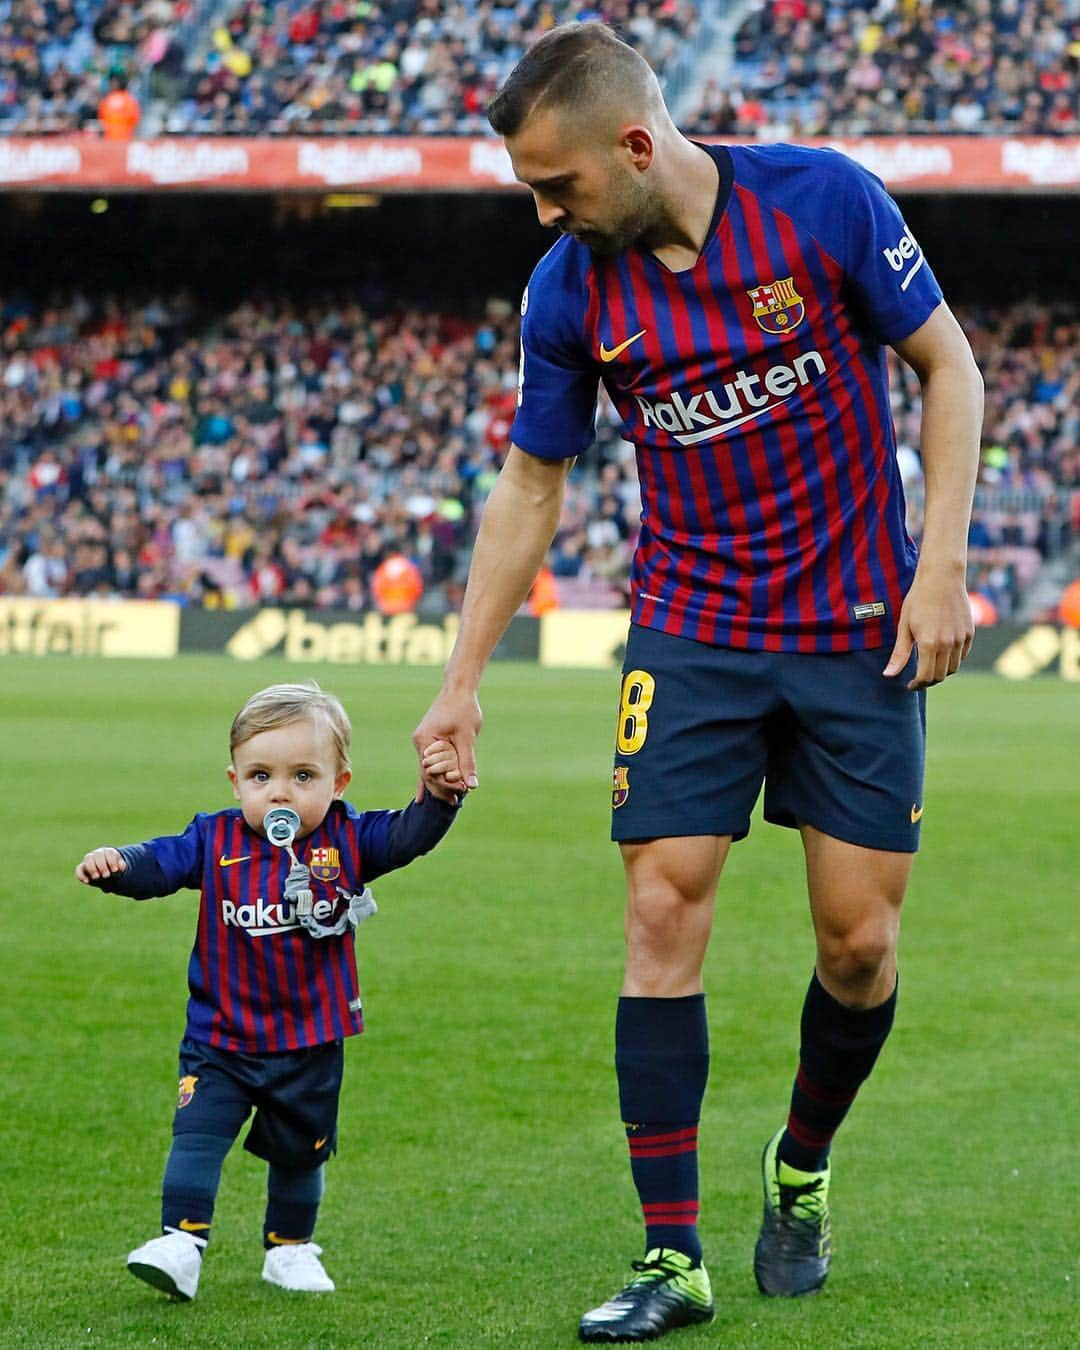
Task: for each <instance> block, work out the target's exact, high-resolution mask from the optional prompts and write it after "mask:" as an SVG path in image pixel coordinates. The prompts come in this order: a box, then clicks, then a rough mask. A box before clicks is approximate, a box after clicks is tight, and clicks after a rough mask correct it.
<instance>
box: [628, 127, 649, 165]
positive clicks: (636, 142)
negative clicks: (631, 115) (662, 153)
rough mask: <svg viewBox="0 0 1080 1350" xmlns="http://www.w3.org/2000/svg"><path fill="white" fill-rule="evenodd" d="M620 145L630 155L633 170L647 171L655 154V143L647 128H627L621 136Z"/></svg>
mask: <svg viewBox="0 0 1080 1350" xmlns="http://www.w3.org/2000/svg"><path fill="white" fill-rule="evenodd" d="M622 143H623V145H624V146H625V147H626V149H627V151H628V152H629V154H630V162H631V163H632V164H633V166H634V168H635V169H638V170H643V169H647V168H648V167H649V165H650V164H651V163H652V162H653V157H654V155H655V154H656V143H655V141H654V140H653V135H652V132H651V131H650V130H649V128H648V127H642V126H632V127H627V128H626V130H625V131H624V132H623V134H622Z"/></svg>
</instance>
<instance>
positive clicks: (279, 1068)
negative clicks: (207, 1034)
mask: <svg viewBox="0 0 1080 1350" xmlns="http://www.w3.org/2000/svg"><path fill="white" fill-rule="evenodd" d="M344 1067H345V1047H344V1043H343V1042H342V1041H329V1042H327V1044H325V1045H316V1046H311V1047H310V1048H309V1049H305V1050H283V1051H280V1052H278V1053H275V1054H265V1055H254V1054H246V1053H244V1052H243V1051H239V1050H219V1049H218V1048H217V1047H216V1046H213V1045H208V1044H206V1043H205V1042H204V1041H193V1040H191V1039H190V1038H189V1037H187V1036H185V1037H184V1039H183V1040H182V1041H181V1042H180V1089H179V1095H178V1097H177V1102H176V1113H175V1115H174V1116H173V1134H213V1135H218V1136H219V1137H224V1138H226V1139H235V1138H236V1137H237V1135H238V1134H239V1133H240V1131H241V1129H242V1128H243V1125H244V1122H245V1121H246V1120H247V1118H248V1116H249V1115H250V1114H251V1111H252V1109H253V1108H254V1111H255V1119H254V1120H253V1121H252V1124H251V1129H250V1130H249V1131H248V1135H247V1138H246V1139H245V1140H244V1147H245V1148H246V1149H247V1150H248V1152H249V1153H254V1154H255V1156H256V1157H259V1158H265V1159H266V1161H267V1162H270V1163H274V1164H275V1165H277V1166H279V1167H288V1168H292V1169H294V1170H296V1171H309V1170H311V1169H313V1168H316V1167H318V1166H320V1165H321V1164H322V1163H324V1162H325V1161H326V1160H327V1158H329V1157H330V1155H331V1153H333V1152H336V1150H337V1114H338V1100H339V1098H340V1096H341V1078H342V1073H343V1070H344Z"/></svg>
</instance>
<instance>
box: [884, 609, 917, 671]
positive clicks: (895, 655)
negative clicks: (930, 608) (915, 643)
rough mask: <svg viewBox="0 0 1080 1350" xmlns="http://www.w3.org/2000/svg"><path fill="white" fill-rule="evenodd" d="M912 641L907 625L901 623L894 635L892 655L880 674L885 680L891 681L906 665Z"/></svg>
mask: <svg viewBox="0 0 1080 1350" xmlns="http://www.w3.org/2000/svg"><path fill="white" fill-rule="evenodd" d="M911 648H912V640H911V633H910V632H909V631H908V628H907V625H906V624H905V623H903V622H902V621H901V624H900V627H899V629H898V630H897V633H896V642H895V644H894V646H893V649H892V655H891V656H890V657H889V663H888V665H887V666H886V667H885V669H884V670H883V671H882V672H881V673H882V674H883V675H884V676H885V677H886V678H888V679H892V678H893V677H894V676H896V675H899V674H900V672H901V671H902V670H903V669H904V667H905V666H906V665H907V663H908V657H909V656H910V655H911Z"/></svg>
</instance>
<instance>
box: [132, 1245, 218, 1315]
mask: <svg viewBox="0 0 1080 1350" xmlns="http://www.w3.org/2000/svg"><path fill="white" fill-rule="evenodd" d="M127 1268H128V1270H130V1271H131V1273H132V1275H134V1276H135V1278H136V1279H137V1280H145V1281H146V1283H147V1284H152V1285H153V1286H154V1288H155V1289H160V1290H161V1292H162V1293H163V1294H168V1295H169V1296H170V1297H171V1298H177V1299H182V1300H183V1301H185V1302H186V1301H187V1300H188V1299H192V1298H194V1297H195V1290H196V1289H198V1287H199V1271H200V1270H201V1269H202V1244H201V1243H200V1242H198V1241H197V1240H196V1239H195V1238H193V1237H192V1236H191V1234H190V1233H179V1232H172V1233H166V1234H165V1235H164V1236H163V1237H156V1238H151V1239H150V1241H149V1242H144V1243H143V1245H142V1246H141V1247H136V1248H135V1250H134V1251H133V1252H132V1253H131V1254H130V1255H129V1256H128V1259H127Z"/></svg>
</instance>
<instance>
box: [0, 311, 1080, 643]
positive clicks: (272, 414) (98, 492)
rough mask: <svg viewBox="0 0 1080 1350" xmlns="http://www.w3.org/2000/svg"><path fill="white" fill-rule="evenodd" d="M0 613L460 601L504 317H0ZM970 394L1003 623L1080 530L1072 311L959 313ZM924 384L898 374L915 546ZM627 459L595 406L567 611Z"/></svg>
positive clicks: (982, 514)
mask: <svg viewBox="0 0 1080 1350" xmlns="http://www.w3.org/2000/svg"><path fill="white" fill-rule="evenodd" d="M0 315H2V317H0V335H2V342H3V346H2V354H0V593H7V594H16V595H17V594H29V595H35V596H57V595H98V596H145V597H156V596H163V595H170V596H176V597H177V598H179V599H181V600H184V601H186V602H190V603H202V604H206V605H219V606H238V605H247V604H251V603H254V602H260V603H282V604H296V605H311V606H322V607H335V608H338V607H340V608H351V609H362V608H364V607H366V606H367V605H368V604H369V602H370V595H369V585H370V578H371V575H372V573H373V571H374V569H375V567H376V566H377V565H378V563H379V562H380V561H382V559H383V558H384V557H385V556H386V555H387V554H389V553H393V552H403V553H405V554H407V555H408V556H410V557H411V558H413V559H414V561H415V562H416V563H417V564H418V565H419V567H420V569H421V572H422V574H423V577H424V581H425V583H426V587H427V590H426V593H425V595H424V597H423V599H422V601H421V605H422V607H424V608H426V609H427V610H429V611H430V612H432V613H440V612H445V611H446V610H447V609H450V608H454V607H456V606H457V605H458V604H459V603H460V598H461V582H462V579H463V576H464V568H465V565H466V562H467V557H468V550H469V545H470V543H471V539H472V534H473V531H474V529H475V526H476V522H477V519H478V515H479V509H480V507H481V506H482V503H483V501H484V500H485V498H486V495H487V492H488V491H489V490H490V487H491V485H492V483H493V482H494V479H495V476H496V474H497V472H498V469H499V465H500V463H501V459H502V455H503V454H504V452H505V446H506V442H507V433H508V430H509V426H510V422H511V419H512V417H513V410H514V404H515V385H516V370H517V344H516V336H517V313H516V309H515V308H514V307H512V306H511V305H510V304H509V303H497V304H492V305H490V306H489V312H488V313H487V315H486V316H485V317H484V318H483V319H481V320H478V321H474V322H465V321H463V320H461V319H458V318H451V317H449V316H447V315H439V314H431V313H424V312H421V311H419V310H400V311H396V312H391V313H388V314H385V315H380V316H374V315H371V314H368V313H365V312H364V311H363V310H362V309H360V308H359V307H358V306H356V305H348V304H346V305H341V306H339V307H337V308H331V307H329V306H326V305H323V306H313V307H311V308H309V309H305V310H303V311H300V310H297V309H296V308H294V307H291V306H289V305H287V304H285V303H278V304H271V303H269V302H266V303H259V304H256V303H248V304H245V305H243V306H241V307H240V308H238V309H236V310H234V311H232V312H231V313H229V314H226V315H224V316H222V317H220V318H219V319H217V320H214V321H212V322H211V321H206V320H199V319H198V318H196V316H195V314H194V313H193V312H191V311H189V310H188V309H186V308H185V306H184V304H183V303H182V302H181V301H179V300H158V301H154V302H151V303H149V304H141V305H134V304H132V305H129V306H126V307H125V306H122V305H120V304H118V303H116V302H108V303H104V304H97V305H94V304H91V303H90V302H89V301H87V300H86V299H84V298H82V297H76V298H75V299H72V300H69V301H68V302H67V303H65V304H53V305H51V306H48V307H42V308H37V309H34V308H31V307H29V306H27V305H16V304H13V303H10V302H9V303H8V304H7V305H6V306H3V308H2V311H0ZM961 318H962V321H963V323H964V325H965V327H966V330H967V332H968V334H969V336H970V337H971V340H972V344H973V346H974V348H975V351H976V354H977V356H978V358H979V361H980V363H981V365H982V368H983V370H984V372H985V374H986V377H987V388H988V397H987V419H986V429H985V434H984V445H983V464H982V472H981V475H980V486H979V497H978V503H977V511H976V517H975V522H974V524H973V527H972V536H971V544H972V580H973V583H977V584H978V585H979V586H980V587H981V588H982V589H984V590H985V591H986V592H987V593H988V595H989V596H991V597H992V598H993V600H994V603H995V605H996V606H997V608H998V612H999V614H1001V615H1002V616H1003V617H1005V616H1007V615H1009V614H1011V613H1014V612H1016V611H1017V610H1018V609H1020V608H1021V607H1022V605H1023V603H1024V599H1025V595H1026V593H1027V591H1028V588H1029V587H1030V586H1031V584H1032V582H1033V580H1034V579H1035V577H1036V575H1037V573H1038V572H1039V569H1040V566H1041V563H1042V560H1043V559H1044V558H1047V557H1052V556H1054V555H1056V554H1059V553H1060V552H1061V551H1062V550H1063V549H1065V548H1066V547H1067V546H1068V545H1069V541H1070V539H1071V538H1072V534H1073V532H1074V531H1075V530H1076V528H1077V525H1078V524H1080V415H1078V413H1077V409H1078V408H1080V311H1078V310H1077V308H1076V307H1075V306H1074V305H1071V304H1064V303H1063V304H1061V305H1060V306H1059V307H1055V308H1044V307H1040V306H1036V305H1034V304H1030V303H1029V304H1023V305H1016V306H1013V307H1011V308H1008V309H1001V310H989V309H988V310H971V311H967V312H963V313H962V314H961ZM917 393H918V391H917V384H916V382H915V380H914V377H913V375H912V374H911V372H910V371H908V370H906V368H903V367H901V366H900V365H899V363H895V364H894V404H895V411H896V421H897V429H898V437H899V460H900V466H901V472H902V475H903V477H904V479H905V484H906V488H907V492H908V497H909V503H910V519H909V525H910V527H911V528H912V530H913V532H914V533H915V534H916V535H917V534H918V533H919V530H920V526H921V503H922V468H921V464H920V461H919V456H918V453H917V449H916V446H917V436H918V401H917ZM637 513H638V491H637V481H636V475H635V466H634V457H633V451H632V449H631V447H630V446H629V445H627V443H626V442H624V441H623V440H622V439H621V437H620V436H619V434H618V431H617V428H616V425H615V422H614V418H613V414H612V409H611V407H610V405H609V404H608V403H607V401H606V400H604V401H603V402H602V405H601V415H600V419H599V437H598V444H597V447H596V449H595V450H594V451H592V452H590V455H589V456H587V457H586V459H585V460H584V462H583V463H582V465H581V466H579V468H578V469H577V470H576V471H575V473H574V475H573V476H572V478H571V480H570V488H569V491H568V496H567V503H566V510H565V512H564V516H563V521H562V525H561V528H560V530H559V533H558V535H557V537H556V540H555V543H554V545H553V548H552V551H551V555H550V565H551V569H552V572H553V574H554V577H555V579H556V583H557V585H558V587H559V588H560V595H561V601H562V603H563V604H565V605H570V604H573V605H587V606H589V605H597V606H604V607H610V606H611V605H617V604H620V603H622V601H623V599H624V598H625V593H626V584H627V574H628V564H629V558H630V554H631V552H632V549H633V543H634V537H635V533H636V528H637Z"/></svg>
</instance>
